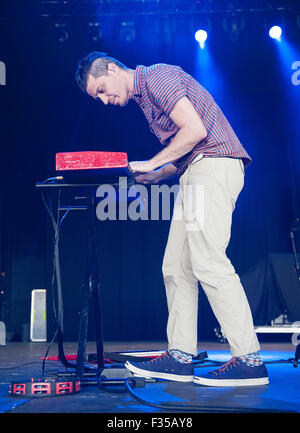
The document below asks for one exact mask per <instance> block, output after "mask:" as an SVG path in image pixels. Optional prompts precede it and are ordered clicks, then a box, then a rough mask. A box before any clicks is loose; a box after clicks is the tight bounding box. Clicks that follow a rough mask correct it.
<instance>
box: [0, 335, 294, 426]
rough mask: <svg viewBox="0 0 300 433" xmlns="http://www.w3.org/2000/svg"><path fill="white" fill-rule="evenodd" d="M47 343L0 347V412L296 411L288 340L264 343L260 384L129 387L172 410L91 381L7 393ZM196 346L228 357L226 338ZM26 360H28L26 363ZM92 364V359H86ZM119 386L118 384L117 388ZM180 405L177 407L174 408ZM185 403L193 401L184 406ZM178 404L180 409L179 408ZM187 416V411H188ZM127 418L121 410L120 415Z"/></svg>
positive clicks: (50, 365) (116, 346)
mask: <svg viewBox="0 0 300 433" xmlns="http://www.w3.org/2000/svg"><path fill="white" fill-rule="evenodd" d="M46 347H47V345H46V344H44V343H8V345H7V346H5V347H2V348H1V351H0V353H1V355H0V356H1V357H0V365H1V369H0V375H1V376H0V377H1V379H0V380H1V386H0V393H1V394H0V412H1V413H10V414H25V413H28V414H36V413H42V414H47V413H50V414H53V413H58V414H61V413H72V414H74V413H80V414H83V413H97V414H99V413H103V414H123V415H124V414H132V413H134V414H144V413H147V414H157V413H160V414H161V413H168V414H172V413H185V414H186V416H188V415H187V414H189V413H190V414H195V413H231V414H232V413H244V414H249V413H256V414H257V413H265V414H270V413H272V414H275V413H281V414H282V415H284V414H287V413H290V414H292V413H299V411H300V399H299V382H300V368H299V367H298V368H295V367H293V363H292V361H291V359H292V358H293V357H294V349H295V346H293V345H292V344H291V343H288V342H279V343H263V344H262V352H261V355H262V359H263V360H264V362H265V363H266V365H267V368H268V372H269V377H270V384H269V385H265V386H260V387H229V388H222V387H206V386H198V385H194V384H192V383H175V382H170V381H163V380H161V381H158V382H156V383H146V384H145V386H141V387H136V388H134V392H135V393H136V394H137V395H138V396H139V397H140V398H141V399H143V400H147V401H150V402H152V403H154V404H157V405H162V406H163V405H176V406H177V408H176V410H168V409H167V408H158V407H155V406H151V405H147V404H143V403H142V402H141V401H140V400H138V399H136V398H134V397H133V396H132V395H131V394H130V393H129V392H128V391H127V392H125V393H122V394H120V393H118V392H117V391H116V390H114V389H113V388H112V387H110V390H111V392H108V391H107V390H106V391H104V390H101V389H99V388H98V387H97V386H96V385H95V386H88V387H83V388H82V390H81V391H80V392H79V393H78V394H75V395H65V396H58V397H55V396H54V397H35V398H22V397H11V396H9V394H8V391H9V385H10V382H14V381H18V380H21V379H22V380H30V378H31V377H34V378H37V377H41V371H42V370H41V364H42V361H41V360H40V358H41V357H42V356H44V354H45V351H46ZM104 348H105V351H108V352H122V351H133V350H165V349H166V344H164V343H161V342H157V341H154V342H149V341H148V342H131V343H129V342H121V343H120V342H119V343H117V342H114V343H107V344H105V345H104ZM94 351H95V346H94V344H93V343H89V344H88V346H87V353H94ZM199 351H206V352H207V361H219V362H220V361H222V362H226V361H227V360H228V359H229V357H230V356H229V352H228V347H227V345H226V344H221V343H215V342H203V343H202V344H201V346H200V345H199ZM65 353H66V354H74V353H76V344H75V343H66V344H65ZM49 355H54V356H55V355H57V347H56V345H53V346H52V348H51V350H50V352H49ZM26 364H27V365H26ZM90 365H92V364H90ZM209 365H212V362H205V363H203V364H202V365H200V364H199V366H198V367H197V370H196V374H197V373H199V372H200V370H201V369H202V368H203V369H205V370H208V369H210V370H211V369H212V368H216V367H209ZM51 371H52V372H53V371H55V372H57V371H60V372H63V371H66V370H65V368H64V367H63V366H62V364H61V363H60V362H58V361H48V362H47V363H46V375H47V373H50V372H51ZM122 388H123V387H122V386H118V390H120V389H122ZM178 406H179V408H178ZM185 406H189V407H191V406H192V407H194V408H195V406H196V407H198V409H194V410H185ZM181 407H182V409H181ZM191 416H192V415H191ZM126 417H127V418H129V417H128V416H125V415H124V419H126Z"/></svg>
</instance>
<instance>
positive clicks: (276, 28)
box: [269, 26, 282, 41]
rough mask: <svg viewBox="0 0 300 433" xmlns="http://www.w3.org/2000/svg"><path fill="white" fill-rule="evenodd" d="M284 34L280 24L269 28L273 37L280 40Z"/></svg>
mask: <svg viewBox="0 0 300 433" xmlns="http://www.w3.org/2000/svg"><path fill="white" fill-rule="evenodd" d="M281 35H282V29H281V27H279V26H273V27H271V28H270V30H269V36H270V37H271V38H273V39H277V40H278V41H280V38H281Z"/></svg>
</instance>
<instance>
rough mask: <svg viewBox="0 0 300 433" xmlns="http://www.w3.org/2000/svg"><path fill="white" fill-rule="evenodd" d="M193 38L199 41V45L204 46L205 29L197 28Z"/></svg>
mask: <svg viewBox="0 0 300 433" xmlns="http://www.w3.org/2000/svg"><path fill="white" fill-rule="evenodd" d="M195 39H196V41H197V42H199V44H200V47H201V48H204V44H205V41H206V39H207V32H206V31H205V30H197V31H196V33H195Z"/></svg>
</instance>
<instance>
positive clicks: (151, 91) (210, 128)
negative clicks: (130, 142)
mask: <svg viewBox="0 0 300 433" xmlns="http://www.w3.org/2000/svg"><path fill="white" fill-rule="evenodd" d="M133 93H134V94H133V99H134V100H135V101H136V102H137V103H138V105H139V106H140V108H141V109H142V110H143V112H144V115H145V116H146V119H147V121H148V123H149V127H150V130H151V132H152V133H153V134H155V135H156V137H157V138H158V139H159V141H160V142H161V144H162V145H168V144H169V142H170V140H171V138H172V137H173V136H174V135H175V134H176V133H177V131H178V130H179V128H178V126H177V125H176V124H175V123H174V122H173V121H172V119H171V118H170V117H169V116H170V113H171V112H172V110H173V108H174V106H175V105H176V102H178V101H179V100H180V99H181V98H183V97H184V96H186V97H187V98H188V99H189V100H190V102H191V103H192V105H193V107H194V108H195V110H196V111H197V113H198V114H199V117H200V119H201V120H202V122H203V124H204V126H205V128H206V130H207V136H206V138H205V139H204V140H202V141H200V142H199V143H197V144H196V146H195V147H194V148H193V149H192V150H191V151H190V152H189V153H188V154H186V155H184V156H182V157H181V158H179V159H178V160H177V161H173V162H172V163H173V165H175V166H176V167H177V173H178V174H182V173H183V172H184V171H185V170H186V168H187V166H188V165H189V164H190V163H191V161H192V160H193V159H194V158H195V157H196V156H197V155H198V154H200V153H202V154H203V155H204V156H206V157H232V158H240V159H242V160H243V162H244V166H245V167H246V166H247V165H248V164H250V162H251V158H250V156H249V155H248V154H247V152H246V150H245V149H244V147H243V146H242V144H241V143H240V141H239V139H238V138H237V136H236V134H235V132H234V130H233V129H232V127H231V125H230V124H229V122H228V120H227V119H226V117H225V115H224V114H223V112H222V111H221V109H220V108H219V106H218V105H217V103H216V102H215V101H214V99H213V97H212V96H211V95H210V93H209V92H208V91H207V90H206V89H205V88H204V87H203V86H202V85H201V84H199V83H198V82H197V81H196V80H195V79H194V78H193V77H192V76H191V75H189V74H187V73H186V72H184V71H183V70H182V69H181V68H180V67H179V66H173V65H167V64H163V63H160V64H155V65H152V66H148V67H146V66H137V68H136V70H135V74H134V92H133Z"/></svg>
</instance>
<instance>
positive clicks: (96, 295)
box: [76, 188, 104, 378]
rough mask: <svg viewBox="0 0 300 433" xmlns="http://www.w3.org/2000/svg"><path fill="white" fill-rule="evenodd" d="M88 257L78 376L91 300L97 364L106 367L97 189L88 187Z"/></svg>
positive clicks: (84, 350)
mask: <svg viewBox="0 0 300 433" xmlns="http://www.w3.org/2000/svg"><path fill="white" fill-rule="evenodd" d="M87 211H88V258H87V278H86V283H85V288H84V296H83V308H82V310H81V317H80V324H79V338H78V352H77V365H76V376H77V377H79V378H82V376H83V374H84V370H85V369H84V361H85V355H86V342H87V330H88V315H89V304H90V301H92V303H93V309H94V319H95V331H96V346H97V364H98V371H97V373H99V371H100V370H102V369H103V368H104V352H103V336H102V317H101V306H100V283H99V275H98V260H97V258H98V254H97V243H96V221H95V218H96V209H95V190H94V189H93V188H89V189H88V209H87Z"/></svg>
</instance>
